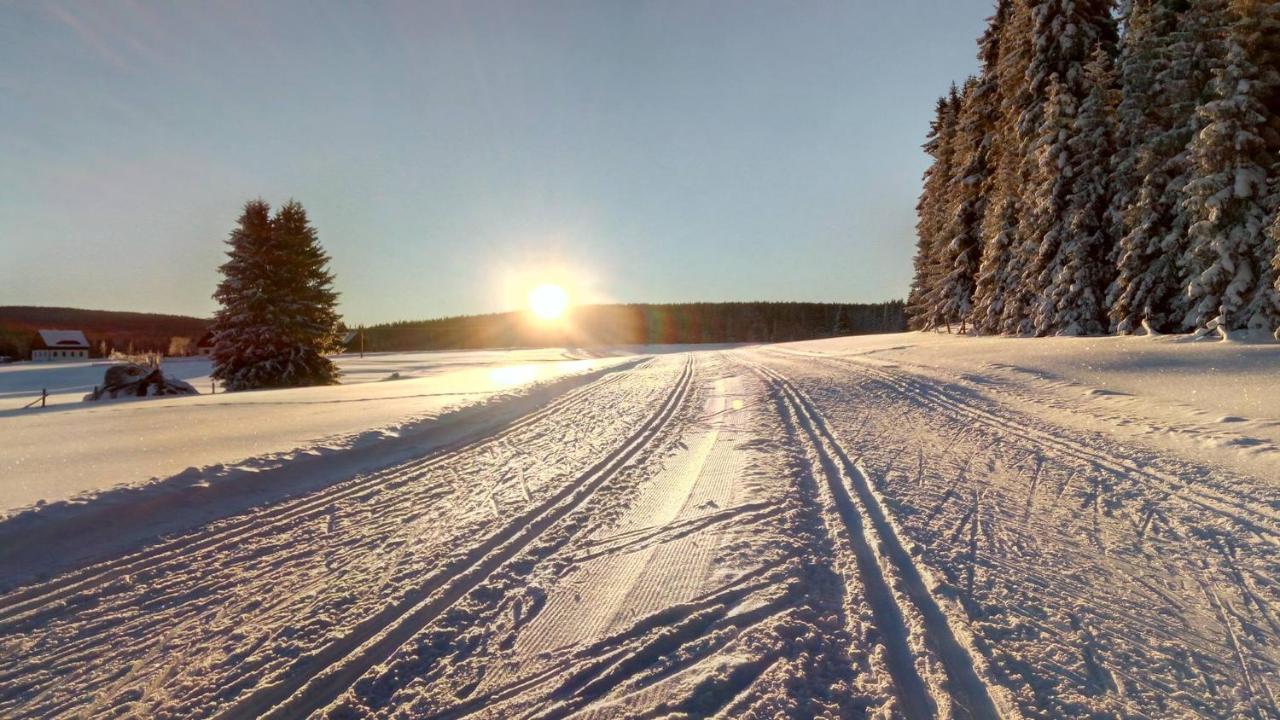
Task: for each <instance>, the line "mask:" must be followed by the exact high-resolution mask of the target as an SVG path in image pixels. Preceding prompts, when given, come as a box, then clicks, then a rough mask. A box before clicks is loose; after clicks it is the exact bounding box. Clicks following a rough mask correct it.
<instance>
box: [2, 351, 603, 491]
mask: <svg viewBox="0 0 1280 720" xmlns="http://www.w3.org/2000/svg"><path fill="white" fill-rule="evenodd" d="M604 363H606V361H604V360H597V359H590V358H587V359H581V358H576V357H570V356H567V355H566V352H565V351H563V350H546V351H500V352H499V351H494V352H489V351H480V352H458V353H447V352H436V353H400V354H370V355H366V357H364V358H359V357H358V356H341V357H339V358H338V365H339V367H340V368H341V370H342V372H343V381H344V384H343V385H340V386H336V387H320V388H301V389H288V390H275V391H268V392H250V393H221V392H219V393H217V394H204V395H200V396H197V397H172V398H171V397H166V398H157V399H145V400H139V401H134V402H128V403H110V404H107V405H103V404H92V403H84V402H82V398H83V396H84V394H85V393H86V392H88V391H90V390H92V389H93V386H94V385H95V384H101V382H102V374H103V372H104V371H105V369H106V368H107V367H109V366H110V365H111V363H103V362H83V363H66V364H59V365H57V366H53V365H47V366H46V365H40V364H35V363H31V364H15V365H10V366H0V401H4V402H6V403H7V405H8V408H9V409H7V411H5V410H0V437H3V438H4V441H3V442H4V446H3V450H4V452H3V453H2V454H0V477H3V478H4V482H3V483H0V516H2V515H3V514H5V513H6V512H10V513H11V512H13V511H15V510H18V509H21V508H23V507H26V506H29V505H32V504H34V503H36V502H39V501H44V502H46V503H49V502H57V501H61V500H67V499H70V498H72V497H75V496H77V495H81V494H83V493H86V492H95V491H101V490H103V489H106V488H111V487H115V486H119V485H134V484H138V483H141V482H146V481H148V480H154V479H159V478H167V477H170V476H173V475H176V474H178V473H181V472H184V471H187V470H188V469H189V468H190V469H192V474H195V473H197V472H200V471H202V470H203V471H205V472H217V471H218V470H220V469H222V468H219V467H215V466H222V467H225V466H232V465H235V464H237V463H242V462H244V461H246V460H250V459H252V458H259V457H263V456H271V455H280V454H285V455H296V454H297V452H301V451H303V450H306V449H308V448H315V447H319V446H323V447H345V446H349V445H350V444H352V443H353V442H356V441H357V440H360V439H364V440H366V441H367V440H368V439H370V438H375V437H378V436H381V435H394V434H397V433H400V432H404V431H405V427H404V426H414V425H420V424H421V423H423V422H424V421H427V420H430V419H432V418H434V417H437V416H438V415H440V414H441V413H442V412H445V411H446V410H456V409H459V408H462V407H465V406H467V405H471V404H474V403H476V402H480V401H483V400H485V399H487V398H490V397H492V396H494V395H496V394H501V393H506V392H510V391H511V390H513V389H517V388H520V387H522V386H525V385H528V384H529V383H534V382H545V381H547V380H550V379H553V378H555V377H558V376H560V375H562V374H565V373H581V372H583V371H586V370H590V369H593V368H597V367H601V366H602V364H604ZM163 369H164V372H165V373H166V375H171V376H174V377H177V378H179V379H182V380H185V381H187V382H189V383H191V384H192V385H194V386H195V387H196V388H197V389H200V390H201V391H203V392H204V393H208V392H209V389H210V383H209V377H208V375H209V362H208V360H206V359H179V360H168V361H166V362H165V363H164V365H163ZM393 373H398V374H399V379H397V380H395V381H390V382H378V381H384V380H386V379H387V378H388V377H390V376H391V375H392V374H393ZM42 387H48V388H49V391H50V398H49V407H47V408H44V409H31V410H20V409H19V408H21V406H22V405H25V404H26V403H28V402H30V400H31V398H32V397H33V396H38V395H39V392H40V388H42ZM69 440H70V441H69ZM279 460H280V458H279V457H277V458H273V460H272V462H278V461H279Z"/></svg>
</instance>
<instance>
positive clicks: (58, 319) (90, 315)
mask: <svg viewBox="0 0 1280 720" xmlns="http://www.w3.org/2000/svg"><path fill="white" fill-rule="evenodd" d="M208 325H209V321H208V320H204V319H201V318H194V317H187V316H185V315H160V314H157V313H137V312H116V311H113V310H81V309H78V308H57V307H28V306H21V305H12V306H0V355H11V356H14V357H26V356H27V352H28V350H29V348H30V342H31V336H32V334H33V333H34V332H35V331H36V330H41V329H46V330H83V331H84V334H85V336H87V337H88V338H89V343H90V344H91V345H92V346H93V350H92V354H93V355H94V356H98V355H99V354H100V352H101V348H102V347H103V343H105V345H106V348H107V351H108V352H110V351H111V350H122V351H123V350H128V349H129V348H130V347H132V348H133V350H134V351H137V352H147V351H154V352H163V351H165V350H167V349H168V348H169V342H170V340H172V339H173V338H175V337H185V338H190V339H191V341H192V342H195V341H196V340H199V339H200V336H201V335H203V334H204V332H205V329H206V328H207V327H208Z"/></svg>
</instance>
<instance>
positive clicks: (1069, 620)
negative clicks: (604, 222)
mask: <svg viewBox="0 0 1280 720" xmlns="http://www.w3.org/2000/svg"><path fill="white" fill-rule="evenodd" d="M890 350H892V351H894V352H888V351H890ZM897 350H898V348H889V347H887V346H886V347H882V348H877V349H875V351H871V352H860V351H856V348H851V347H848V346H840V345H833V346H826V345H822V344H800V345H791V346H764V347H759V348H752V349H739V350H732V351H725V352H714V353H682V354H671V355H665V356H657V357H653V358H650V359H648V360H644V361H640V362H636V363H627V364H625V365H618V366H617V367H615V368H614V369H612V370H611V371H608V372H603V373H601V374H600V376H599V377H598V378H597V379H594V380H593V381H591V382H589V383H585V384H578V385H565V386H564V387H563V390H562V391H561V392H560V393H559V394H557V395H556V396H555V397H553V398H551V399H550V400H548V401H547V402H546V403H545V404H544V405H542V406H540V407H537V408H536V409H531V410H530V411H529V412H527V413H526V414H524V415H522V416H520V417H519V418H517V419H514V420H513V421H511V422H509V423H505V424H503V425H501V426H500V427H499V428H498V429H496V430H495V431H494V432H492V433H489V434H485V435H483V436H481V437H479V438H470V439H468V440H466V442H462V443H459V444H454V445H450V446H448V447H443V448H440V449H436V450H432V451H430V452H426V453H425V454H422V455H420V456H418V457H413V458H410V459H408V460H405V461H402V462H397V463H394V464H392V465H390V466H388V467H384V468H382V469H380V470H377V471H376V472H361V473H354V474H352V475H351V476H350V477H347V478H345V479H342V480H341V481H338V482H334V483H332V484H327V485H325V486H323V487H320V488H317V489H313V490H310V491H309V492H306V493H302V494H299V495H296V496H293V497H290V498H288V499H282V500H276V501H272V502H270V503H268V504H266V505H264V506H260V507H257V508H254V509H251V510H248V511H237V512H234V513H232V514H230V515H228V516H226V517H223V518H221V519H218V520H216V521H212V522H208V523H205V524H202V525H200V526H198V527H196V528H195V529H193V530H190V531H188V532H185V533H182V534H178V535H174V536H171V537H167V538H164V539H162V540H159V541H155V542H153V543H151V544H148V545H144V546H142V547H137V548H134V549H133V550H132V551H130V552H127V553H116V554H110V555H108V556H105V557H102V558H100V559H99V561H98V562H97V563H95V564H92V565H88V566H84V567H80V568H76V569H72V570H70V571H67V572H64V573H61V574H57V575H54V576H53V577H50V578H47V579H45V580H44V581H42V582H41V583H38V584H31V585H27V586H23V587H18V588H13V589H10V590H9V591H8V592H7V594H4V595H0V659H3V662H2V663H0V716H4V717H49V716H77V717H108V716H110V717H115V716H122V715H131V716H143V717H171V718H187V717H218V718H238V717H255V716H260V717H274V718H293V717H307V716H319V717H331V718H346V717H396V718H411V717H433V718H570V717H572V718H612V717H685V716H689V717H705V716H712V715H718V716H722V717H760V718H775V717H799V718H806V717H833V718H834V717H861V716H876V717H906V718H930V717H960V718H991V717H1028V718H1051V717H1100V716H1114V717H1152V718H1165V717H1254V718H1276V717H1280V708H1278V705H1277V698H1276V693H1277V692H1280V682H1277V678H1278V677H1280V612H1278V609H1277V599H1278V596H1280V586H1278V585H1277V581H1276V578H1277V577H1280V503H1278V502H1277V488H1276V478H1275V477H1274V476H1271V475H1267V474H1266V473H1267V472H1268V471H1269V470H1268V469H1269V468H1270V467H1272V465H1271V463H1272V460H1271V457H1270V455H1269V454H1268V453H1263V452H1258V451H1257V447H1256V446H1251V448H1250V450H1249V452H1250V453H1251V454H1250V455H1248V456H1245V457H1244V459H1240V460H1239V461H1238V462H1235V463H1212V464H1211V463H1207V462H1205V461H1204V460H1203V458H1202V457H1199V456H1198V455H1197V453H1195V452H1189V451H1178V449H1177V448H1178V447H1180V446H1177V445H1176V444H1174V445H1170V444H1169V443H1168V442H1166V440H1167V438H1166V437H1165V436H1164V435H1161V434H1159V433H1155V434H1153V435H1152V436H1151V437H1148V436H1145V435H1144V436H1138V435H1135V434H1134V433H1133V432H1132V427H1131V426H1132V425H1133V424H1135V423H1137V424H1140V425H1141V424H1145V425H1148V426H1159V427H1165V426H1169V421H1168V416H1167V415H1164V414H1160V413H1158V412H1156V411H1157V410H1159V409H1160V408H1162V407H1165V406H1166V405H1167V403H1166V404H1164V405H1162V404H1161V403H1163V401H1162V400H1160V399H1159V398H1155V399H1153V400H1151V401H1150V402H1149V403H1147V404H1133V406H1131V407H1130V406H1126V409H1125V411H1124V413H1118V412H1117V410H1116V407H1115V406H1114V404H1111V405H1108V403H1111V402H1112V398H1111V397H1109V396H1107V395H1103V394H1094V395H1090V394H1084V393H1073V394H1070V395H1064V394H1062V393H1061V392H1059V391H1060V390H1061V384H1060V383H1059V384H1057V385H1053V386H1048V385H1045V384H1037V383H1035V382H1026V381H1023V380H1019V379H1017V378H1015V377H1014V376H1013V375H1011V374H1010V372H1009V371H1008V369H1007V368H1006V367H1003V366H996V365H992V366H991V367H989V368H987V369H986V370H981V369H977V370H975V368H974V367H971V366H965V365H963V364H956V363H947V362H941V361H936V359H935V358H933V356H930V355H928V354H923V353H917V354H915V355H912V354H911V353H901V352H896V351H897ZM1135 403H1136V401H1135ZM1166 409H1167V408H1166ZM1144 413H1145V414H1144ZM1122 416H1123V417H1122ZM1254 421H1257V424H1258V426H1257V427H1256V428H1255V429H1256V430H1258V432H1256V433H1254V435H1255V436H1257V437H1262V438H1264V439H1265V437H1266V436H1265V431H1266V427H1268V426H1266V425H1265V423H1263V422H1262V421H1261V420H1258V419H1256V418H1255V419H1254V420H1251V421H1250V422H1254ZM1188 427H1189V426H1188ZM1218 432H1220V433H1221V432H1226V431H1218ZM1215 437H1217V436H1215Z"/></svg>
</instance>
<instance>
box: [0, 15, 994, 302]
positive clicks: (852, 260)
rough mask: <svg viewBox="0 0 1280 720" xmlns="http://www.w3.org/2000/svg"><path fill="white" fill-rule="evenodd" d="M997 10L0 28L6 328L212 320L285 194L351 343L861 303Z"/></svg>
mask: <svg viewBox="0 0 1280 720" xmlns="http://www.w3.org/2000/svg"><path fill="white" fill-rule="evenodd" d="M991 9H992V2H991V0H914V1H912V0H901V1H890V0H849V1H847V2H799V3H796V2H783V1H777V2H764V3H757V2H747V1H745V0H731V1H726V2H702V1H690V0H679V1H674V2H633V1H630V0H627V1H623V0H617V1H610V2H606V1H604V0H600V1H598V2H559V1H556V0H548V1H546V2H484V1H475V0H459V1H458V2H451V3H426V2H416V1H410V0H404V1H403V2H394V3H377V2H375V3H368V4H366V3H336V2H335V3H322V2H312V1H310V0H308V1H306V2H252V3H250V2H245V3H237V2H210V3H205V2H157V3H151V2H141V1H127V0H93V1H92V2H89V1H86V2H80V3H57V4H54V3H49V4H43V3H36V2H4V3H0V305H9V304H27V305H66V306H75V307H93V308H103V309H120V310H145V311H157V312H173V313H184V314H195V315H207V314H209V313H210V312H211V311H212V310H213V308H214V303H213V301H212V300H211V299H210V294H211V293H212V291H213V288H214V285H215V284H216V282H217V277H218V276H217V272H216V268H217V266H218V264H219V263H220V262H221V260H222V255H221V253H222V250H223V244H222V241H223V240H224V239H225V238H226V236H227V233H228V231H229V230H230V229H231V228H232V226H233V225H234V222H235V219H236V217H237V215H238V213H239V209H240V206H241V204H242V203H243V202H244V201H245V200H246V199H249V198H252V197H262V198H264V199H266V200H267V201H269V202H271V203H278V202H281V201H283V200H285V199H287V198H290V197H292V198H296V199H298V200H300V201H301V202H302V203H303V204H304V205H305V206H306V207H307V209H308V211H309V212H310V214H311V218H312V221H313V223H314V224H315V225H316V227H317V228H318V230H319V232H320V237H321V241H322V242H323V244H324V245H325V247H326V249H327V250H328V251H329V253H330V254H331V255H332V256H333V264H332V267H333V269H334V271H335V272H336V273H337V277H338V283H337V284H338V289H339V290H340V291H341V292H342V311H343V313H344V314H345V315H346V317H347V319H348V321H350V322H378V321H384V320H396V319H417V318H424V317H434V316H440V315H452V314H459V313H473V312H487V311H494V310H503V309H508V308H510V307H511V306H513V305H514V304H517V303H518V302H519V301H520V293H521V292H523V291H524V290H523V288H524V287H525V286H526V285H527V284H528V283H530V282H535V281H537V280H540V279H543V278H548V279H552V280H557V281H560V282H563V283H565V284H566V285H568V286H569V287H570V290H571V292H573V293H574V294H575V295H577V296H578V297H580V298H582V299H587V300H617V301H625V302H631V301H635V302H642V301H652V302H674V301H686V300H690V301H692V300H749V299H770V300H818V301H862V300H868V301H869V300H879V299H884V298H889V297H901V296H903V295H904V294H905V293H906V288H907V283H908V281H909V276H910V256H911V251H912V245H913V229H912V227H913V224H914V218H913V206H914V203H915V198H916V195H917V194H918V191H919V179H920V173H921V171H922V170H923V169H924V166H925V157H924V155H923V153H922V152H921V151H920V143H921V142H922V140H923V138H924V134H925V132H926V129H927V127H928V123H929V120H930V117H931V114H932V112H933V104H934V100H935V99H936V97H937V96H938V95H939V94H941V93H943V92H945V91H946V89H947V87H948V85H949V83H950V82H951V81H952V80H962V79H963V77H964V76H965V75H967V74H968V73H971V72H973V71H974V69H975V68H976V65H977V61H976V59H975V57H974V56H975V52H976V46H975V39H976V38H977V36H978V34H979V33H980V32H981V30H982V28H983V25H984V22H985V19H986V17H987V16H988V15H989V14H990V12H991Z"/></svg>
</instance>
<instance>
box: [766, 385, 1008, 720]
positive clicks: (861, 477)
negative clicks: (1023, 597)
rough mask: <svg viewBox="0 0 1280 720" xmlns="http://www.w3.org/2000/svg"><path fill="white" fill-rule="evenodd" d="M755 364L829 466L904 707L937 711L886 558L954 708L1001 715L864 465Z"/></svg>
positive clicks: (921, 713)
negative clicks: (940, 671) (919, 623)
mask: <svg viewBox="0 0 1280 720" xmlns="http://www.w3.org/2000/svg"><path fill="white" fill-rule="evenodd" d="M753 365H754V364H753ZM754 367H755V369H756V370H757V372H759V373H760V374H761V375H763V376H764V377H765V379H766V382H768V383H769V384H770V385H771V386H772V387H773V388H774V390H775V392H776V393H777V394H778V399H779V403H783V404H785V405H786V406H787V407H789V408H790V413H791V414H792V416H793V417H794V418H795V419H796V421H797V424H798V425H799V426H800V427H801V428H803V430H804V433H805V435H806V436H807V437H808V440H809V444H810V445H811V447H812V448H813V450H814V451H815V452H816V454H817V455H818V457H819V458H820V460H821V462H822V464H823V470H824V474H825V475H826V480H827V483H826V487H827V488H828V490H829V492H830V493H831V495H832V497H833V499H834V502H835V505H836V507H837V509H838V511H839V514H840V520H841V521H842V522H843V524H844V534H845V537H846V538H847V539H848V541H849V542H850V544H851V545H852V547H853V550H854V554H855V556H856V557H857V558H858V565H859V571H860V576H861V579H862V581H863V583H864V585H865V586H866V591H867V593H868V596H869V599H870V601H871V603H872V606H873V607H872V610H873V613H874V614H875V616H876V618H877V622H878V624H879V625H880V631H881V633H882V634H883V636H884V639H885V645H886V650H887V651H888V653H889V655H890V660H889V666H890V672H891V673H892V674H893V675H894V681H895V684H896V685H897V688H898V691H899V699H900V700H901V701H902V707H903V710H904V712H905V713H906V714H907V715H908V717H912V718H921V717H933V716H934V710H935V709H934V707H932V704H931V703H930V702H929V698H928V691H927V690H926V688H925V685H924V682H923V681H922V680H921V678H920V677H919V675H917V674H916V671H915V662H914V652H913V651H912V649H911V648H910V643H909V639H908V637H907V629H906V627H905V626H904V624H903V618H904V615H905V613H904V609H903V608H902V607H900V606H899V605H898V602H897V600H896V599H895V598H894V597H893V592H892V589H891V588H890V587H889V584H888V582H887V581H886V579H885V577H884V575H883V566H884V565H885V564H886V563H887V564H891V565H892V567H893V568H894V569H895V570H896V572H897V575H898V578H899V579H900V580H901V583H902V589H903V591H904V592H905V594H906V595H907V597H908V598H909V599H910V600H911V603H912V605H913V606H914V607H915V609H916V611H917V612H918V613H919V614H920V618H921V620H922V621H923V623H924V624H925V628H926V633H925V634H926V638H927V642H928V643H929V644H930V645H931V646H932V649H933V650H934V651H935V652H936V653H937V655H938V658H939V660H940V661H941V662H942V664H943V666H944V668H945V669H946V673H947V680H948V683H947V685H948V686H947V688H946V692H947V694H948V696H949V697H950V699H951V700H952V701H954V702H955V703H956V706H957V707H956V708H955V709H956V710H958V711H959V712H960V713H961V714H962V716H965V717H970V718H999V717H1001V713H1000V711H999V710H998V709H997V708H996V704H995V702H994V701H993V699H992V697H991V692H990V689H989V688H988V687H987V684H986V683H985V682H984V681H983V680H982V679H981V678H980V677H979V676H978V673H977V671H976V669H975V666H974V659H973V657H972V656H971V655H970V653H969V651H968V649H966V647H965V646H964V645H963V644H962V643H961V642H960V640H959V639H958V638H957V635H956V632H955V631H954V630H953V629H952V627H951V623H950V621H949V620H948V618H947V616H946V614H945V613H944V612H943V610H942V609H941V607H940V606H939V605H938V601H937V599H936V598H934V597H933V595H932V594H931V593H930V591H929V589H928V585H927V583H926V580H925V578H924V576H923V575H922V573H921V570H920V568H918V567H917V566H916V564H915V561H914V560H912V558H911V554H910V552H909V551H908V550H907V549H906V548H905V547H904V546H903V544H902V540H901V539H900V538H899V537H898V534H897V531H896V530H895V528H894V527H893V525H892V523H891V521H890V520H889V518H888V516H887V515H886V513H885V511H884V509H883V507H882V506H881V504H880V501H879V500H878V499H877V498H876V497H875V494H874V492H873V491H872V489H871V486H870V482H869V481H868V479H867V477H866V475H865V473H864V471H863V470H862V469H861V468H859V467H858V466H857V465H856V464H855V463H854V461H853V460H851V459H850V457H849V453H848V452H847V451H846V450H845V448H844V446H843V445H842V444H841V443H840V441H839V440H838V439H837V438H836V436H835V435H834V433H833V432H832V431H831V429H830V428H829V427H828V425H827V423H826V421H825V419H824V418H823V417H822V415H821V414H820V413H819V412H818V411H817V409H816V407H814V405H813V403H812V402H811V401H810V400H809V399H808V398H807V396H805V395H804V393H803V391H801V390H800V389H798V388H797V387H795V386H794V385H793V384H792V383H791V382H790V381H788V380H787V379H786V378H785V377H783V376H782V375H781V374H779V373H778V372H776V371H774V370H772V369H770V368H768V367H766V366H764V365H754ZM846 482H847V483H848V484H846ZM850 485H851V486H852V487H853V492H852V493H850V490H849V486H850ZM855 497H856V500H855ZM868 529H869V530H870V531H871V532H872V533H873V534H874V538H875V539H874V541H873V540H872V538H870V537H868V534H867V531H868Z"/></svg>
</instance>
